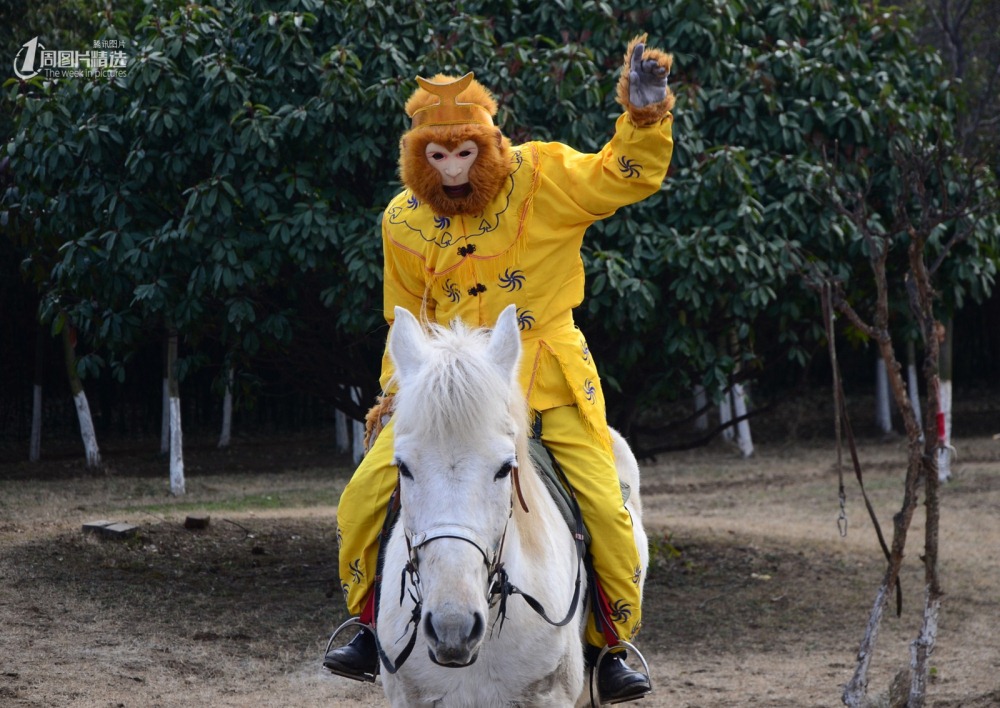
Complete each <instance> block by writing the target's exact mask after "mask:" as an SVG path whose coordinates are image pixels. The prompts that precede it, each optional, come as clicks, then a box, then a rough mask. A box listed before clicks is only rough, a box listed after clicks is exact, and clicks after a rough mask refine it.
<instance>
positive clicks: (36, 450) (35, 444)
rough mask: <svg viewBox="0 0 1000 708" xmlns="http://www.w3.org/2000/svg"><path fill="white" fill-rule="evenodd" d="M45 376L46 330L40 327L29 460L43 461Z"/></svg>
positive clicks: (33, 391) (32, 404) (36, 340)
mask: <svg viewBox="0 0 1000 708" xmlns="http://www.w3.org/2000/svg"><path fill="white" fill-rule="evenodd" d="M44 376H45V328H44V327H42V325H41V324H39V325H38V332H37V334H36V335H35V381H34V384H35V385H34V386H33V387H32V397H31V447H30V449H29V451H28V459H29V460H30V461H31V462H38V461H39V460H40V459H42V381H43V379H44Z"/></svg>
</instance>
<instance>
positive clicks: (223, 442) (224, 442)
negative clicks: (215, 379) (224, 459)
mask: <svg viewBox="0 0 1000 708" xmlns="http://www.w3.org/2000/svg"><path fill="white" fill-rule="evenodd" d="M233 380H234V374H233V367H232V366H230V367H228V368H227V369H226V392H225V394H223V396H222V432H221V433H220V434H219V447H220V448H222V447H229V442H230V440H231V439H232V432H233Z"/></svg>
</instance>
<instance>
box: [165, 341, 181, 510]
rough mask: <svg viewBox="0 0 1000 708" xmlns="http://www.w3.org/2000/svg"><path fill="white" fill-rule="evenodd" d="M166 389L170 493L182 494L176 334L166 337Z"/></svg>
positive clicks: (179, 396)
mask: <svg viewBox="0 0 1000 708" xmlns="http://www.w3.org/2000/svg"><path fill="white" fill-rule="evenodd" d="M167 377H168V386H167V389H168V391H169V394H170V492H171V493H172V494H174V495H175V496H181V495H182V494H184V436H183V431H182V428H181V394H180V384H179V383H178V382H177V332H176V331H171V332H170V333H169V335H168V337H167Z"/></svg>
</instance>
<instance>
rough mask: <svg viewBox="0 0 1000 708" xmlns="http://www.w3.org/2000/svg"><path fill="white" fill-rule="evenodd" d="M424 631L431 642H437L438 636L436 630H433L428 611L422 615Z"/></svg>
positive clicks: (432, 622)
mask: <svg viewBox="0 0 1000 708" xmlns="http://www.w3.org/2000/svg"><path fill="white" fill-rule="evenodd" d="M424 633H425V634H426V635H427V638H428V639H430V640H431V641H432V642H437V640H438V636H437V632H435V631H434V621H433V620H432V619H431V613H430V612H428V613H427V615H426V616H425V617H424Z"/></svg>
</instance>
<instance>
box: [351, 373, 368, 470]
mask: <svg viewBox="0 0 1000 708" xmlns="http://www.w3.org/2000/svg"><path fill="white" fill-rule="evenodd" d="M351 399H352V400H353V401H354V402H355V403H357V404H358V405H361V387H359V386H354V387H352V388H351ZM351 431H352V433H353V434H352V445H351V452H352V454H351V457H352V459H353V460H354V464H355V465H357V464H359V463H360V462H361V458H362V457H364V456H365V424H364V423H362V422H361V421H358V420H355V421H352V422H351Z"/></svg>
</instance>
